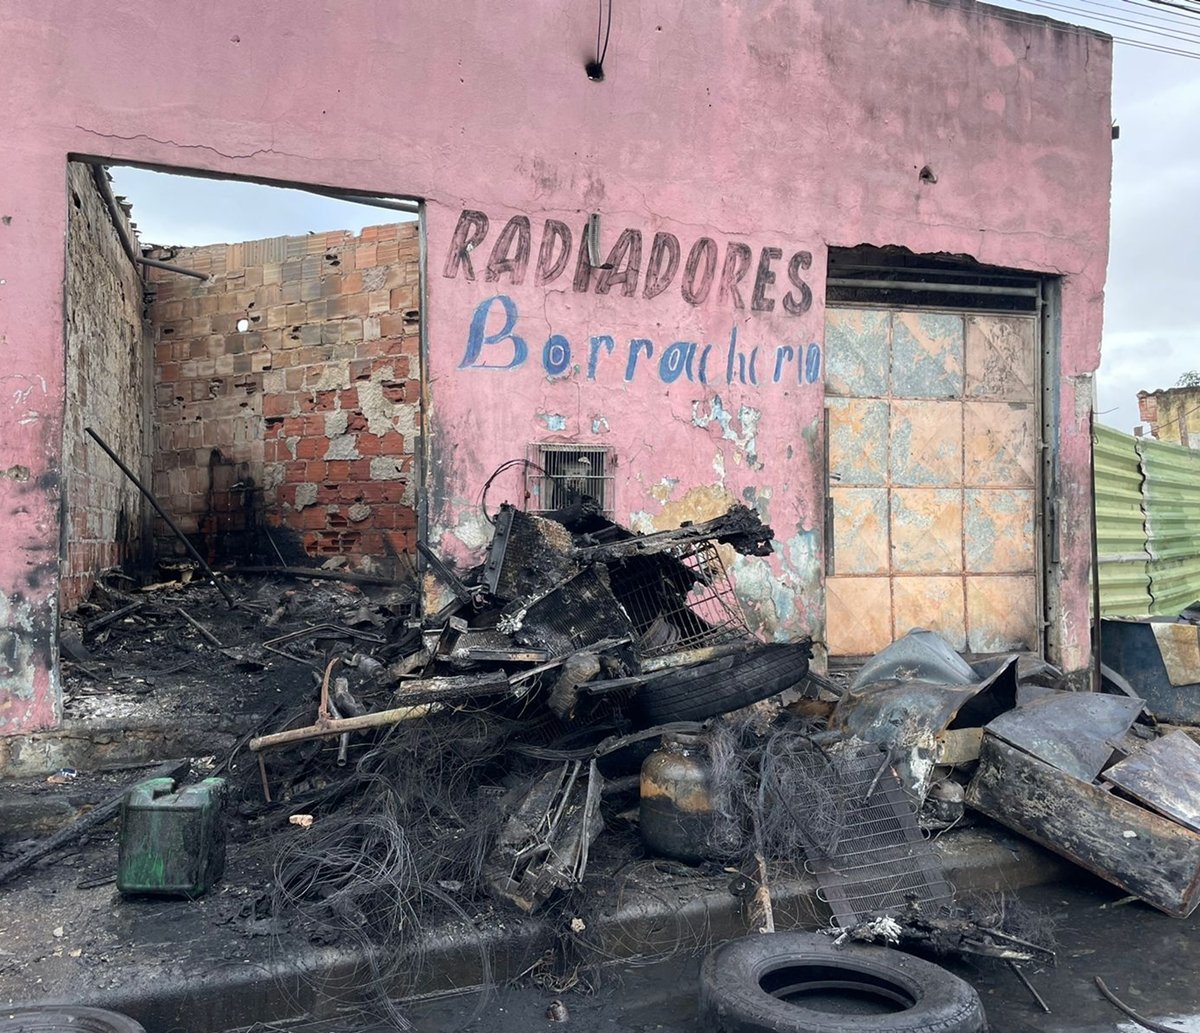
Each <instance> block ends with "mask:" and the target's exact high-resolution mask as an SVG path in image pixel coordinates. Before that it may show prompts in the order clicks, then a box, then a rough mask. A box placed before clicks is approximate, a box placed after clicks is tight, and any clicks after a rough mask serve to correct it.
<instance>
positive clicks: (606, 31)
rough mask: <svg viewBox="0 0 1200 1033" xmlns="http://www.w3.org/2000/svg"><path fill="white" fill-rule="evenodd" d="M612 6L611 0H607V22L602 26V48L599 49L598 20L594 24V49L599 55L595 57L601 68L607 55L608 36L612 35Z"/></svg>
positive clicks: (601, 0)
mask: <svg viewBox="0 0 1200 1033" xmlns="http://www.w3.org/2000/svg"><path fill="white" fill-rule="evenodd" d="M600 2H601V3H603V2H604V0H600ZM612 7H613V0H608V23H607V24H606V25H605V26H604V49H603V50H601V49H600V25H599V23H598V22H597V24H596V51H597V54H598V55H599V56H598V57H597V58H596V61H597V63H598V64H599V65H600V67H601V68H603V67H604V59H605V58H606V57H608V41H609V38H610V37H611V36H612Z"/></svg>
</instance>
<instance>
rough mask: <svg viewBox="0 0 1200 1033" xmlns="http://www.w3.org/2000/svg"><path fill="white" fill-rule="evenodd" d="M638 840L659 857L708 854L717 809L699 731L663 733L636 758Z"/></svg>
mask: <svg viewBox="0 0 1200 1033" xmlns="http://www.w3.org/2000/svg"><path fill="white" fill-rule="evenodd" d="M639 816H640V825H641V831H642V842H643V843H644V844H645V845H646V849H647V850H650V851H651V852H652V853H655V854H661V855H662V856H663V857H672V858H674V859H675V860H678V861H686V862H689V863H695V862H697V861H703V860H707V859H708V858H710V857H711V856H712V854H713V840H714V831H715V828H716V820H717V815H716V811H715V810H714V809H713V799H712V763H711V760H710V757H709V752H708V747H707V742H706V740H705V738H704V737H703V736H700V735H687V734H683V733H680V732H676V733H671V734H665V735H663V737H662V745H660V746H659V748H658V749H657V750H655V751H654V752H653V753H652V754H650V756H649V757H647V758H646V760H645V761H644V762H643V764H642V778H641V806H640V809H639Z"/></svg>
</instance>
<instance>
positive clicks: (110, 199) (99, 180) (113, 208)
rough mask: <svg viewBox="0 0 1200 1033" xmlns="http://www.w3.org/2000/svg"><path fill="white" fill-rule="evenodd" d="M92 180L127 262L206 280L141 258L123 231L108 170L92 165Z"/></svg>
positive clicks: (173, 266) (163, 263)
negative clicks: (106, 210)
mask: <svg viewBox="0 0 1200 1033" xmlns="http://www.w3.org/2000/svg"><path fill="white" fill-rule="evenodd" d="M92 179H93V180H95V182H96V189H97V190H99V191H100V199H101V200H102V201H103V202H104V207H105V208H107V209H108V217H109V218H110V219H111V220H112V224H113V229H115V230H116V231H117V236H118V237H119V238H120V240H121V249H122V250H123V251H124V252H125V255H126V257H127V258H128V259H129V261H131V262H133V263H134V265H152V266H154V268H155V269H165V270H166V271H167V272H169V273H180V274H181V275H183V276H194V277H196V279H198V280H207V279H208V276H207V275H206V274H204V273H198V272H196V270H195V269H184V268H182V267H181V266H177V265H169V264H168V263H166V262H160V261H158V260H157V259H154V258H143V257H142V255H141V252H140V251H138V249H137V248H136V247H134V244H133V241H132V240H130V239H129V234H128V232H127V231H126V229H125V220H124V219H123V218H122V217H121V209H120V206H119V205H118V204H117V199H116V197H115V196H114V195H113V192H112V184H111V183H109V181H108V170H107V169H105V167H104V166H103V165H93V166H92Z"/></svg>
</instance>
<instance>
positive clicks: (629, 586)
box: [609, 541, 750, 657]
mask: <svg viewBox="0 0 1200 1033" xmlns="http://www.w3.org/2000/svg"><path fill="white" fill-rule="evenodd" d="M609 579H610V582H611V584H612V590H613V594H614V595H615V596H616V597H617V599H619V600H620V602H621V605H622V606H624V607H625V612H626V613H628V614H629V618H630V620H631V621H632V622H633V625H634V627H635V628H636V629H637V632H638V637H639V638H638V651H639V652H640V653H641V655H642V656H643V657H650V656H665V655H667V654H669V653H674V652H677V651H679V650H681V649H691V648H695V647H699V646H714V645H719V644H721V643H725V642H732V641H735V640H738V639H743V638H747V637H748V636H749V634H750V629H749V628H748V627H747V625H746V615H745V613H744V612H743V611H742V606H741V603H739V602H738V598H737V593H736V592H735V591H734V587H733V582H732V581H731V580H730V578H729V574H728V572H727V571H726V570H725V564H724V563H722V562H721V554H720V552H718V550H717V547H716V544H715V543H714V542H712V541H697V542H689V543H688V544H686V545H680V546H676V547H675V548H672V549H669V550H666V551H663V552H659V553H652V554H649V555H643V556H631V557H629V558H628V559H625V560H623V561H621V562H619V563H612V564H610V566H609Z"/></svg>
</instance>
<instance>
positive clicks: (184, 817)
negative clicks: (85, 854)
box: [117, 778, 228, 898]
mask: <svg viewBox="0 0 1200 1033" xmlns="http://www.w3.org/2000/svg"><path fill="white" fill-rule="evenodd" d="M227 800H228V790H227V787H226V783H225V780H224V779H223V778H206V779H205V780H204V781H203V782H200V783H199V784H197V785H193V786H187V787H186V788H184V789H180V790H179V791H178V792H177V791H176V790H175V782H174V780H173V779H170V778H152V779H149V780H148V781H145V782H142V783H141V784H139V785H136V786H134V787H133V788H132V789H131V790H129V792H128V793H127V794H126V795H125V799H124V800H123V801H122V802H121V836H120V850H119V855H118V859H117V889H119V890H120V891H121V892H122V893H126V894H138V893H149V894H155V895H159V896H170V897H189V898H191V897H199V896H202V895H203V894H205V893H207V892H208V891H209V889H211V888H212V885H213V883H215V882H216V881H217V880H218V879H219V878H220V877H221V875H222V873H223V872H224V870H225V811H226V806H227Z"/></svg>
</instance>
